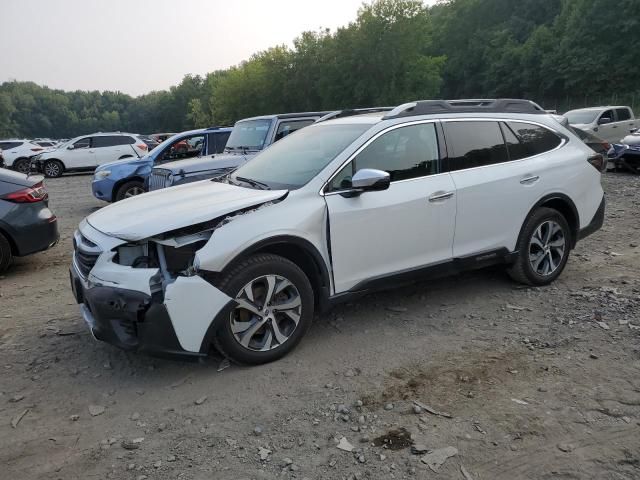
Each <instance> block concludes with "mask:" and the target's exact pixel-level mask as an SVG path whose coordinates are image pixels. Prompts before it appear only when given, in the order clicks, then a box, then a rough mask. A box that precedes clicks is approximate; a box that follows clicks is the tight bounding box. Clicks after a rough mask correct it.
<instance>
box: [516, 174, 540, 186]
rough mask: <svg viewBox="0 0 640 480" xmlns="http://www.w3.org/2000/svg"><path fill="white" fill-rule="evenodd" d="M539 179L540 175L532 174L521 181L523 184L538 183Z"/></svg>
mask: <svg viewBox="0 0 640 480" xmlns="http://www.w3.org/2000/svg"><path fill="white" fill-rule="evenodd" d="M538 180H540V176H538V175H532V176H530V177H525V178H523V179H522V180H520V183H521V184H522V185H531V184H532V183H536V182H537V181H538Z"/></svg>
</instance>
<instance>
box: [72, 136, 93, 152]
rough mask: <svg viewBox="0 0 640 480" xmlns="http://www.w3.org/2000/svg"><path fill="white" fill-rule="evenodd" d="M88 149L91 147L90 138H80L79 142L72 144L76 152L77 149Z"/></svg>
mask: <svg viewBox="0 0 640 480" xmlns="http://www.w3.org/2000/svg"><path fill="white" fill-rule="evenodd" d="M90 147H91V137H85V138H81V139H80V140H78V141H77V142H76V143H74V144H73V148H75V149H76V150H77V149H78V148H90Z"/></svg>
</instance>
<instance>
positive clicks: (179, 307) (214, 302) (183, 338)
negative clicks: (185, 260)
mask: <svg viewBox="0 0 640 480" xmlns="http://www.w3.org/2000/svg"><path fill="white" fill-rule="evenodd" d="M230 300H231V298H229V297H228V296H227V295H225V294H224V293H222V292H221V291H220V290H218V289H217V288H215V287H214V286H212V285H211V284H210V283H207V282H206V281H204V280H203V279H202V278H200V277H198V276H194V277H178V278H177V279H176V281H175V282H173V283H171V284H169V285H167V289H166V291H165V295H164V304H165V306H166V307H167V311H168V312H169V317H170V318H171V323H172V325H173V328H174V330H175V332H176V336H177V337H178V341H179V342H180V345H181V346H182V348H184V349H185V350H186V351H187V352H199V351H200V346H201V345H202V339H203V338H204V336H205V335H206V333H207V330H208V329H209V325H211V322H212V321H213V319H214V318H215V316H216V315H217V314H218V312H219V311H220V310H221V309H222V308H224V306H225V305H226V304H227V303H229V301H230Z"/></svg>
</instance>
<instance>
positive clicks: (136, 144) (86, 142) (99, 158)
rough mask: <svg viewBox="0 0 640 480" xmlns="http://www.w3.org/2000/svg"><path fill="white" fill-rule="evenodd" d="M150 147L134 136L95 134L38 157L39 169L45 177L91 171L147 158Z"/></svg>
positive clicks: (77, 139)
mask: <svg viewBox="0 0 640 480" xmlns="http://www.w3.org/2000/svg"><path fill="white" fill-rule="evenodd" d="M148 151H149V147H147V145H146V144H145V143H144V142H143V141H142V140H140V138H139V136H138V135H135V134H132V133H121V132H113V133H94V134H92V135H83V136H81V137H76V138H74V139H73V140H69V141H68V142H67V143H64V144H62V145H60V146H59V147H58V148H56V149H55V150H53V151H50V152H45V153H43V154H41V155H38V156H37V157H36V159H35V161H36V163H37V166H38V169H39V170H40V171H41V172H43V173H44V175H45V176H46V177H59V176H61V175H62V174H63V173H65V172H70V171H92V170H95V169H96V167H97V166H98V165H102V164H103V163H108V162H113V161H114V160H121V159H123V158H131V157H137V158H139V157H141V156H143V155H146V154H147V152H148Z"/></svg>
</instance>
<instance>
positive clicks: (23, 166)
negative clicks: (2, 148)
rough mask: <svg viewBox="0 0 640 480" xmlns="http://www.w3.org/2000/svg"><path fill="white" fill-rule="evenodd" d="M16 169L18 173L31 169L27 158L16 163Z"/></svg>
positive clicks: (27, 171)
mask: <svg viewBox="0 0 640 480" xmlns="http://www.w3.org/2000/svg"><path fill="white" fill-rule="evenodd" d="M16 170H17V171H18V172H20V173H29V171H30V170H31V165H30V164H29V162H28V161H27V160H22V161H21V162H18V164H17V165H16Z"/></svg>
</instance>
